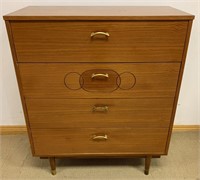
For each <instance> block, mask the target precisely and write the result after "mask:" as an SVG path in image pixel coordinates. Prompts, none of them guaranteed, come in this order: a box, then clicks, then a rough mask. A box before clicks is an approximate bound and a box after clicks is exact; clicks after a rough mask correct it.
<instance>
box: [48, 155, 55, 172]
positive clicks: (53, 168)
mask: <svg viewBox="0 0 200 180" xmlns="http://www.w3.org/2000/svg"><path fill="white" fill-rule="evenodd" d="M49 162H50V166H51V174H52V175H56V159H55V157H50V158H49Z"/></svg>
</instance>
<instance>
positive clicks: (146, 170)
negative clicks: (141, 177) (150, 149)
mask: <svg viewBox="0 0 200 180" xmlns="http://www.w3.org/2000/svg"><path fill="white" fill-rule="evenodd" d="M151 158H152V156H146V157H145V170H144V174H145V175H148V174H149V168H150V164H151Z"/></svg>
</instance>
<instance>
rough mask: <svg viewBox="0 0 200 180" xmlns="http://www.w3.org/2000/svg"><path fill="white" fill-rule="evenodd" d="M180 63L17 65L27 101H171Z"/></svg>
mask: <svg viewBox="0 0 200 180" xmlns="http://www.w3.org/2000/svg"><path fill="white" fill-rule="evenodd" d="M179 68H180V63H82V64H77V63H20V64H19V70H20V74H21V81H22V88H23V93H24V96H25V97H26V98H138V97H140V98H142V97H174V95H175V91H176V85H177V79H178V74H179Z"/></svg>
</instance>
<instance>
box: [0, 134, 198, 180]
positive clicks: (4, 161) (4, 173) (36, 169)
mask: <svg viewBox="0 0 200 180" xmlns="http://www.w3.org/2000/svg"><path fill="white" fill-rule="evenodd" d="M0 138H1V139H0V140H1V141H0V144H1V146H0V148H1V149H0V152H1V153H0V179H1V180H4V179H22V180H23V179H66V180H74V179H75V180H82V179H83V180H129V179H131V180H134V179H136V180H141V179H158V180H165V179H166V180H168V179H169V180H171V179H172V180H173V179H175V180H178V179H180V180H182V179H188V180H190V179H198V180H200V134H199V132H198V131H194V132H175V133H173V135H172V140H171V144H170V149H169V154H168V156H163V157H161V158H159V159H153V160H152V163H151V168H150V174H149V175H148V176H146V175H144V173H143V169H144V160H143V159H140V158H132V159H67V158H66V159H58V160H57V174H56V176H52V175H51V174H50V167H49V161H48V160H47V159H39V158H36V157H32V155H31V152H30V147H29V142H28V138H27V135H26V134H24V135H1V136H0Z"/></svg>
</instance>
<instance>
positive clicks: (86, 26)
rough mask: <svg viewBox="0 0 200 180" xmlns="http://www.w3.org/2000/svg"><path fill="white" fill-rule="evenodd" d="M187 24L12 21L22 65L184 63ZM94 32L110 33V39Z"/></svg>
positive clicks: (176, 22) (161, 22) (182, 22)
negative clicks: (24, 63)
mask: <svg viewBox="0 0 200 180" xmlns="http://www.w3.org/2000/svg"><path fill="white" fill-rule="evenodd" d="M187 24H188V22H187V21H167V22H163V21H159V22H156V21H140V22H135V21H130V22H129V21H128V22H124V21H121V22H94V21H92V22H89V21H86V22H66V21H65V22H61V21H51V22H49V21H34V22H31V21H26V22H21V21H17V22H12V23H11V26H12V30H13V38H14V41H15V47H16V52H17V58H18V62H169V61H179V62H180V61H181V58H182V54H183V47H184V42H185V37H186V32H187ZM92 32H108V33H109V35H110V36H109V37H106V36H103V35H102V36H95V37H94V38H91V33H92Z"/></svg>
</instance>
